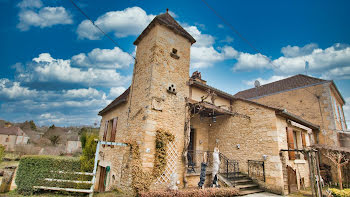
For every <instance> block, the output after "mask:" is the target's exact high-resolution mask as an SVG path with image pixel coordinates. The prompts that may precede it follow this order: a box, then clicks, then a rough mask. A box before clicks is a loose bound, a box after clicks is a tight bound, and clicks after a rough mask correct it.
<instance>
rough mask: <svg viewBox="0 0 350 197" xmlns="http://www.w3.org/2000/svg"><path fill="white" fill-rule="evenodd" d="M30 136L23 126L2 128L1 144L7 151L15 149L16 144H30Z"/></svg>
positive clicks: (0, 129) (0, 133)
mask: <svg viewBox="0 0 350 197" xmlns="http://www.w3.org/2000/svg"><path fill="white" fill-rule="evenodd" d="M28 141H29V137H28V136H27V134H25V133H24V132H23V131H22V129H21V128H19V127H15V126H11V127H3V128H0V144H1V145H3V146H4V147H5V150H6V151H14V150H15V146H16V145H25V144H28Z"/></svg>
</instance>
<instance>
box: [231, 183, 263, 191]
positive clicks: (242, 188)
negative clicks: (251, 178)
mask: <svg viewBox="0 0 350 197" xmlns="http://www.w3.org/2000/svg"><path fill="white" fill-rule="evenodd" d="M236 188H238V189H239V191H245V190H255V189H259V185H257V184H247V185H236Z"/></svg>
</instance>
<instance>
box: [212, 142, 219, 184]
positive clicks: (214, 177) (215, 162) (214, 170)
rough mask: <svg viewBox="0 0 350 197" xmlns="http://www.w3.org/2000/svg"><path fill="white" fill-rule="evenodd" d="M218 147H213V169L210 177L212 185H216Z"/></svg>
mask: <svg viewBox="0 0 350 197" xmlns="http://www.w3.org/2000/svg"><path fill="white" fill-rule="evenodd" d="M219 154H220V152H219V148H217V147H215V148H214V152H213V170H212V177H213V187H218V186H219V184H218V176H217V174H218V172H219V167H220V157H219Z"/></svg>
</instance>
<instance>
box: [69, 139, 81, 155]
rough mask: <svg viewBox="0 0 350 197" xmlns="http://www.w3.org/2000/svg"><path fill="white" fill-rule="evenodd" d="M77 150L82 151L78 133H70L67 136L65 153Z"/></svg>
mask: <svg viewBox="0 0 350 197" xmlns="http://www.w3.org/2000/svg"><path fill="white" fill-rule="evenodd" d="M77 152H82V149H81V141H80V139H79V136H78V135H71V136H69V137H68V138H67V143H66V153H67V154H73V153H77Z"/></svg>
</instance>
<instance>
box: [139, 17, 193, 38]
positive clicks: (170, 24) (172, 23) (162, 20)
mask: <svg viewBox="0 0 350 197" xmlns="http://www.w3.org/2000/svg"><path fill="white" fill-rule="evenodd" d="M156 24H159V25H164V26H165V27H167V28H169V29H170V30H172V31H173V32H175V33H176V34H179V35H181V36H183V37H184V38H186V39H187V40H188V41H190V42H191V44H193V43H195V42H196V40H195V39H194V38H193V37H192V36H191V35H190V34H189V33H188V32H187V31H186V30H185V29H184V28H182V27H181V25H179V23H177V22H176V20H175V19H174V18H173V17H171V16H170V14H169V13H168V12H166V13H164V14H160V15H158V16H156V17H155V18H154V19H153V20H152V22H151V23H150V24H149V25H148V26H147V27H146V29H144V30H143V32H142V33H141V34H140V36H139V37H138V38H137V39H136V40H135V42H134V45H138V44H139V43H140V41H141V40H142V39H143V38H144V37H145V36H146V35H147V34H148V32H150V30H151V29H152V28H153V27H154V26H155V25H156Z"/></svg>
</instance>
